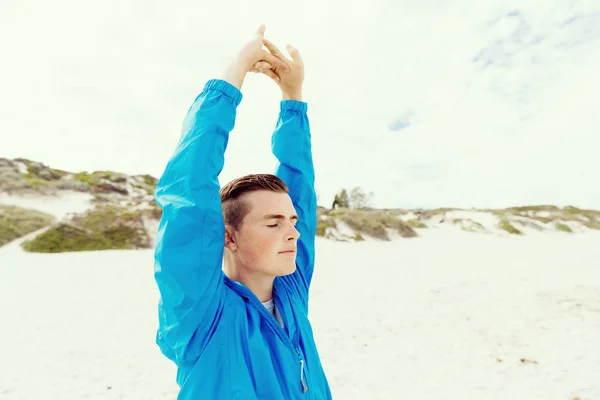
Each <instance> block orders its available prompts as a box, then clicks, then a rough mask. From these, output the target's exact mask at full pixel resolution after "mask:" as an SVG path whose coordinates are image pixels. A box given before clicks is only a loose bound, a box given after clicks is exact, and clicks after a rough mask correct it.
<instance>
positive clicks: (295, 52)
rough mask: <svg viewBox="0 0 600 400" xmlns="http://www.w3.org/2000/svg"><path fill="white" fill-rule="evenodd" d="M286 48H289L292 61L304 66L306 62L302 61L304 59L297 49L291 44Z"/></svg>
mask: <svg viewBox="0 0 600 400" xmlns="http://www.w3.org/2000/svg"><path fill="white" fill-rule="evenodd" d="M286 48H287V51H288V53H290V57H292V60H293V61H294V62H298V63H301V64H304V62H303V61H302V57H300V52H299V51H298V49H297V48H295V47H294V46H292V45H291V44H288V45H287V46H286Z"/></svg>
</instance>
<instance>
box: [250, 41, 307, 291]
mask: <svg viewBox="0 0 600 400" xmlns="http://www.w3.org/2000/svg"><path fill="white" fill-rule="evenodd" d="M263 44H264V45H265V46H266V47H267V49H268V50H269V52H270V53H271V54H273V55H274V56H276V57H277V58H279V59H280V60H282V61H284V62H286V64H287V65H288V67H289V71H283V70H281V68H278V67H276V66H275V67H274V66H272V65H269V64H268V63H266V62H259V63H257V64H256V65H254V68H253V70H254V71H258V72H262V73H264V74H265V75H267V76H269V77H271V78H272V79H273V80H274V81H275V83H277V85H278V86H279V87H280V89H281V94H282V101H281V103H280V112H279V118H278V120H277V125H276V127H275V131H274V133H273V136H272V141H271V143H272V151H273V154H274V155H275V157H276V158H277V160H278V161H279V163H278V165H277V168H276V170H275V174H276V175H277V176H279V177H280V178H281V179H282V180H283V181H284V182H285V183H286V185H287V186H288V188H289V191H290V197H291V198H292V202H293V203H294V207H295V208H296V212H297V213H298V217H299V219H298V224H297V225H296V227H297V229H298V231H299V232H300V238H299V239H298V246H297V247H298V252H297V258H296V264H297V269H296V272H294V275H295V276H297V277H298V278H299V279H298V281H299V282H300V286H301V289H302V291H303V292H304V296H305V298H304V300H305V301H307V300H308V290H309V288H310V283H311V281H312V276H313V270H314V262H315V235H316V229H317V196H316V193H315V171H314V166H313V158H312V149H311V134H310V124H309V122H308V116H307V104H306V103H305V102H303V101H302V84H303V81H304V62H303V60H302V58H301V57H300V53H299V52H298V50H297V49H295V48H293V47H292V46H289V45H288V51H289V53H290V55H291V57H292V59H291V60H290V59H288V58H287V57H285V56H284V55H283V54H282V53H281V51H280V50H279V49H278V48H277V47H276V46H275V45H274V44H273V43H271V42H270V41H268V40H266V39H264V40H263Z"/></svg>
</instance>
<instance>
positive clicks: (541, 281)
mask: <svg viewBox="0 0 600 400" xmlns="http://www.w3.org/2000/svg"><path fill="white" fill-rule="evenodd" d="M598 243H600V234H598V233H594V232H590V233H587V234H571V235H569V234H560V233H553V234H547V235H544V234H542V235H535V236H530V237H519V238H514V237H497V236H489V235H472V234H468V233H463V234H461V233H457V232H452V234H449V232H447V231H444V230H431V231H430V232H426V233H424V234H423V237H422V238H419V239H418V240H413V239H407V240H395V241H393V242H389V243H383V242H376V241H365V242H362V243H336V242H332V241H328V240H325V239H319V240H318V242H317V245H318V248H317V254H318V259H317V262H318V265H317V268H318V269H317V272H316V274H315V280H314V285H313V288H312V299H311V301H312V303H311V311H310V312H311V318H312V321H313V326H314V331H315V335H316V337H317V343H318V345H319V349H320V352H321V354H322V358H323V363H324V366H325V368H326V371H327V373H328V377H329V380H330V383H331V386H332V391H333V394H334V398H336V399H399V398H410V399H450V398H457V399H507V400H508V399H511V400H513V399H536V398H539V399H545V400H552V399H557V400H558V399H561V400H572V399H574V398H576V397H578V398H579V399H581V400H585V399H598V398H600V379H599V378H598V377H600V335H599V334H598V333H599V332H600V269H599V267H600V247H599V246H597V244H598ZM156 301H157V292H156V288H155V285H154V281H153V277H152V251H149V250H145V251H106V252H89V253H64V254H52V255H42V254H27V253H24V252H22V251H21V250H20V248H19V247H18V242H13V243H11V244H9V245H8V246H5V247H4V248H1V249H0V304H2V310H1V312H2V328H3V329H1V330H0V354H1V355H2V357H1V358H0V398H1V399H2V400H5V399H6V400H17V399H36V400H38V399H140V400H141V399H144V400H154V399H175V398H176V393H177V386H176V385H175V376H174V373H175V369H174V367H173V365H172V364H171V363H170V362H169V361H167V360H166V359H164V358H163V357H162V355H161V354H160V353H159V351H158V348H157V347H156V346H155V345H154V332H155V328H156Z"/></svg>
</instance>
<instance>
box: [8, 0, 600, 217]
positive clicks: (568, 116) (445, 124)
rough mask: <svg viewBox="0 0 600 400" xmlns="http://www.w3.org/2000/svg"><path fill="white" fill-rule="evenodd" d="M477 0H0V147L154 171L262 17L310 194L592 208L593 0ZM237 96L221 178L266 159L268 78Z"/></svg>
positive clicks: (269, 161)
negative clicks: (304, 155) (299, 73)
mask: <svg viewBox="0 0 600 400" xmlns="http://www.w3.org/2000/svg"><path fill="white" fill-rule="evenodd" d="M472 3H473V2H470V1H466V0H457V1H452V2H451V1H431V0H429V1H422V0H421V1H416V0H413V1H397V0H379V1H372V2H366V1H361V2H358V1H344V2H342V1H339V0H338V1H330V2H325V1H322V0H321V1H316V0H309V1H304V2H301V3H300V2H294V3H287V2H281V1H271V0H267V1H262V2H260V3H252V2H246V1H242V0H238V1H227V2H224V1H223V2H200V1H197V0H195V1H187V0H186V1H177V2H167V1H163V2H158V1H139V0H134V1H116V0H109V1H103V2H87V1H86V2H84V1H80V0H79V1H75V0H57V1H53V2H47V1H41V0H35V1H16V0H2V2H0V51H1V52H2V53H0V54H1V55H2V56H1V60H2V61H1V63H0V157H9V158H15V157H26V158H30V159H34V160H37V161H42V162H44V163H45V164H48V165H50V166H52V167H55V168H62V169H67V170H88V171H92V170H97V169H109V170H116V171H122V172H126V173H132V174H133V173H150V174H153V175H155V176H159V175H160V174H161V173H162V171H163V169H164V166H165V164H166V162H167V161H168V158H169V157H170V155H171V153H172V151H173V149H174V146H175V145H176V141H177V139H178V137H179V134H180V130H179V129H180V126H181V121H182V119H183V117H184V114H185V112H186V111H187V109H188V107H189V105H190V104H191V102H192V101H193V99H194V98H195V97H196V96H197V94H198V93H199V92H200V90H201V89H202V87H203V85H204V83H205V82H206V81H207V80H208V79H211V78H214V77H218V76H219V74H220V73H221V71H222V70H223V69H224V67H225V66H226V65H227V62H228V61H229V59H230V57H231V56H232V55H233V54H235V52H236V51H237V50H238V48H239V46H240V45H241V44H242V43H243V42H245V41H246V40H247V39H248V38H249V37H251V35H252V34H253V32H254V31H255V29H256V27H257V26H258V25H259V24H261V23H265V24H266V25H267V31H266V35H267V37H268V38H270V39H271V40H272V41H274V42H275V43H276V44H278V45H279V47H280V48H284V47H285V44H287V43H292V44H293V45H295V46H296V47H297V48H298V49H299V50H300V52H301V54H302V56H303V57H304V59H305V63H306V68H307V71H306V82H305V100H306V101H307V103H308V104H309V117H310V121H311V126H312V135H313V153H314V156H315V165H316V168H317V187H318V191H319V194H320V197H321V201H322V203H324V204H327V203H329V202H330V199H331V197H332V195H333V193H335V192H336V191H337V190H339V189H340V188H342V187H346V188H351V187H353V186H361V187H363V188H365V190H367V191H373V192H374V193H375V205H377V206H382V207H425V208H429V207H437V206H459V207H505V206H511V205H522V204H541V203H543V204H550V203H552V204H558V205H566V204H572V205H576V206H580V207H593V208H600V185H599V184H598V182H599V181H600V179H599V178H598V177H599V176H600V157H598V154H599V151H600V131H599V128H598V126H599V123H598V121H599V117H598V115H600V114H599V112H598V105H599V104H600V78H599V74H598V72H597V71H599V70H600V5H595V4H594V3H597V2H594V1H592V0H587V1H583V0H582V1H566V0H563V1H536V0H526V1H525V0H524V1H518V2H517V1H513V2H511V1H504V0H498V1H491V0H489V1H483V0H482V1H478V2H477V6H474V5H473V4H472ZM234 12H235V14H234ZM242 92H243V94H244V99H243V102H242V104H241V106H240V107H239V109H238V119H237V122H236V128H235V130H234V132H233V133H232V135H231V139H230V142H229V147H228V150H227V154H226V165H225V170H224V171H223V173H222V175H221V182H222V183H225V182H226V181H228V180H229V179H232V178H233V177H236V176H239V175H242V174H245V173H252V172H272V170H273V166H274V163H275V160H274V158H273V156H272V155H271V153H270V136H271V133H272V130H273V127H274V125H275V122H276V119H277V112H278V107H279V99H280V95H279V92H278V88H277V87H276V86H275V85H274V84H273V83H272V82H271V81H270V80H269V79H268V78H266V77H263V76H256V75H250V76H249V77H248V78H247V80H246V82H245V84H244V87H243V90H242ZM395 121H396V122H398V124H397V126H400V125H402V126H406V127H405V128H404V129H399V130H392V129H390V126H392V124H393V123H394V122H395Z"/></svg>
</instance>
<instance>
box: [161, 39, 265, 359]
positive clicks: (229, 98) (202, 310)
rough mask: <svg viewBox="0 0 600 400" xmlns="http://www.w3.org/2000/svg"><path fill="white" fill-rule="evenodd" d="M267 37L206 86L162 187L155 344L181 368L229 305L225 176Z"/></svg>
mask: <svg viewBox="0 0 600 400" xmlns="http://www.w3.org/2000/svg"><path fill="white" fill-rule="evenodd" d="M263 33H264V28H262V32H261V31H260V30H259V32H258V33H257V37H256V38H255V39H253V40H252V41H251V42H249V43H248V44H247V45H246V46H245V47H244V48H243V49H242V51H241V52H240V54H239V55H238V57H236V58H235V60H234V62H233V63H232V64H231V65H230V66H229V68H228V69H227V70H226V71H225V73H224V75H223V79H213V80H210V81H209V82H208V83H207V84H206V85H205V87H204V90H203V91H202V93H201V94H200V95H199V96H198V97H197V98H196V100H195V101H194V103H193V104H192V106H191V107H190V109H189V110H188V112H187V115H186V117H185V120H184V122H183V128H182V134H181V138H180V140H179V143H178V145H177V147H176V149H175V152H174V153H173V155H172V156H171V158H170V160H169V161H168V163H167V166H166V169H165V171H164V173H163V175H162V176H161V178H160V179H159V181H158V184H157V187H156V203H157V204H158V205H159V206H160V207H161V208H162V211H163V213H162V218H161V220H160V224H159V228H158V232H157V236H156V248H155V264H154V265H155V267H154V277H155V280H156V283H157V285H158V289H159V293H160V301H159V314H158V316H159V321H158V322H159V326H158V331H157V336H156V340H157V344H158V345H159V347H160V349H161V351H162V352H163V353H164V354H165V355H166V356H167V357H168V358H170V359H171V360H173V361H174V362H175V363H176V364H178V365H185V364H190V363H193V362H194V361H195V360H196V359H197V357H198V356H199V355H200V353H201V352H202V350H203V348H204V346H205V345H206V340H207V339H208V337H209V335H210V332H211V329H213V328H214V325H215V322H217V318H218V315H219V309H220V307H221V304H222V298H223V293H224V290H223V288H224V282H223V272H222V269H221V267H222V260H223V251H224V239H225V226H224V222H223V213H222V208H221V200H220V195H219V189H220V186H219V182H218V176H219V174H220V172H221V170H222V169H223V165H224V154H225V149H226V147H227V143H228V139H229V132H230V131H231V130H232V129H233V127H234V123H235V116H236V109H237V106H238V105H239V104H240V102H241V99H242V94H241V92H240V89H241V86H242V83H243V81H244V76H245V75H246V73H247V72H248V71H249V70H250V67H251V66H252V64H253V63H254V62H256V61H257V60H259V59H260V58H259V57H260V54H261V53H260V51H263V50H262V49H261V47H262V44H261V39H262V34H263ZM263 52H264V51H263Z"/></svg>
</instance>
